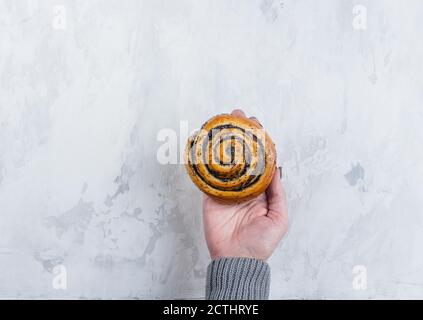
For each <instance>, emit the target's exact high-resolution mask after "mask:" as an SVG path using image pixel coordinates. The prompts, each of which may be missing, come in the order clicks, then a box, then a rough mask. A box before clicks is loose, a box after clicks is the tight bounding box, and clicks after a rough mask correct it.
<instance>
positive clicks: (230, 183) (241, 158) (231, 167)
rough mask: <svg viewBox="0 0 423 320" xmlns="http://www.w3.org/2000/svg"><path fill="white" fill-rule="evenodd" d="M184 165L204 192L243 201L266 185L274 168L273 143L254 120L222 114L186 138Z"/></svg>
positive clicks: (230, 199) (229, 200)
mask: <svg viewBox="0 0 423 320" xmlns="http://www.w3.org/2000/svg"><path fill="white" fill-rule="evenodd" d="M185 166H186V169H187V172H188V174H189V176H190V177H191V180H192V181H193V182H194V184H195V185H196V186H197V187H198V188H199V189H200V190H201V191H203V192H204V193H206V194H207V195H209V196H211V197H213V198H215V199H217V200H220V201H221V202H226V203H228V202H229V203H237V202H242V201H245V200H248V199H251V198H254V197H256V196H258V195H259V194H261V193H262V192H264V191H265V190H266V189H267V187H268V186H269V184H270V182H271V180H272V178H273V175H274V172H275V168H276V150H275V145H274V143H273V141H272V140H271V138H270V137H269V135H268V134H267V133H266V132H265V131H264V129H263V128H262V127H261V126H260V124H258V123H257V122H256V121H254V120H251V119H248V118H241V117H236V116H233V115H229V114H221V115H217V116H214V117H213V118H211V119H210V120H208V121H207V122H206V123H205V124H203V126H202V127H201V130H199V131H197V132H196V133H194V134H193V135H192V136H191V137H190V138H189V139H188V142H187V146H186V150H185Z"/></svg>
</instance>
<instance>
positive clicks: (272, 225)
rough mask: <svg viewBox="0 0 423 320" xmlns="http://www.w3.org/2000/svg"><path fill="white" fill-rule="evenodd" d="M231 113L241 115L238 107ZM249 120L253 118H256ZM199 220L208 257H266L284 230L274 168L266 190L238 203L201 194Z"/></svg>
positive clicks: (281, 195)
mask: <svg viewBox="0 0 423 320" xmlns="http://www.w3.org/2000/svg"><path fill="white" fill-rule="evenodd" d="M232 115H234V116H237V117H245V114H244V112H242V111H241V110H234V111H233V112H232ZM251 119H253V120H255V121H257V119H256V118H254V117H251ZM203 222H204V231H205V236H206V241H207V246H208V248H209V251H210V256H211V258H212V259H216V258H221V257H247V258H256V259H261V260H267V259H268V258H269V257H270V255H271V254H272V253H273V251H274V250H275V248H276V246H277V245H278V243H279V241H280V240H281V239H282V237H283V236H284V235H285V233H286V231H287V229H288V210H287V204H286V196H285V191H284V189H283V187H282V183H281V180H280V171H279V170H276V171H275V174H274V176H273V179H272V182H271V183H270V185H269V187H268V188H267V190H266V192H265V193H263V194H261V195H260V196H258V197H257V198H254V199H251V200H248V201H246V202H243V203H239V204H233V205H228V204H222V203H219V202H217V201H216V200H214V199H213V198H211V197H209V196H207V195H204V198H203Z"/></svg>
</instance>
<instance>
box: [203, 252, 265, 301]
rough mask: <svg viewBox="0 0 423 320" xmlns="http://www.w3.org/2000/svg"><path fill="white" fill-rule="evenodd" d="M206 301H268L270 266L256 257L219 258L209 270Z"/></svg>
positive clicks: (212, 263) (210, 265)
mask: <svg viewBox="0 0 423 320" xmlns="http://www.w3.org/2000/svg"><path fill="white" fill-rule="evenodd" d="M206 281H207V282H206V299H207V300H265V299H268V298H269V285H270V268H269V265H268V264H267V263H266V262H264V261H262V260H258V259H253V258H239V257H234V258H219V259H216V260H213V261H212V262H211V263H210V264H209V266H208V268H207V279H206Z"/></svg>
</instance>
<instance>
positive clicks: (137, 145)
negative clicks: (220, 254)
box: [0, 0, 423, 299]
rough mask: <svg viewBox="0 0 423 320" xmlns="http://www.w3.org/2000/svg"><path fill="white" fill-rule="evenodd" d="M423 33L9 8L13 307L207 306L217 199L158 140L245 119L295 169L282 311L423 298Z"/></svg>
mask: <svg viewBox="0 0 423 320" xmlns="http://www.w3.org/2000/svg"><path fill="white" fill-rule="evenodd" d="M358 4H361V5H364V6H365V8H366V9H367V28H366V29H356V28H354V27H353V22H354V19H355V18H356V19H357V16H356V15H355V14H353V8H354V7H355V6H356V5H358ZM356 8H357V7H356ZM358 8H359V9H358V10H361V11H360V12H361V14H363V11H362V7H358ZM360 8H361V9H360ZM360 17H362V16H360ZM422 18H423V2H422V1H419V0H415V1H413V0H407V1H397V0H385V1H383V0H378V1H365V0H363V1H360V2H357V1H349V0H345V1H336V0H319V1H313V0H308V1H305V0H298V1H293V0H281V1H279V0H273V1H272V0H257V1H256V0H252V1H242V0H238V1H223V0H209V1H206V0H190V1H188V0H178V1H173V0H168V1H153V0H150V1H136V0H131V1H130V0H124V1H118V0H116V1H94V0H90V1H83V0H79V1H63V0H60V1H47V0H46V1H35V0H33V1H31V0H29V1H23V0H6V1H5V0H0V298H10V297H15V298H16V297H18V298H32V297H37V298H47V297H49V298H63V297H68V298H82V297H83V298H202V297H204V282H205V270H206V267H207V264H208V262H209V256H208V252H207V249H206V246H205V242H204V237H203V232H202V222H201V197H200V193H199V191H197V190H196V188H195V187H194V186H193V185H192V183H191V182H190V180H189V178H188V177H187V175H186V174H185V171H184V168H183V166H182V165H161V164H160V163H158V161H157V159H156V152H157V149H158V148H159V146H160V145H161V144H162V143H161V142H159V141H157V134H158V132H159V130H160V129H163V128H170V129H173V130H176V131H178V130H179V127H180V121H188V124H189V128H190V130H192V129H195V128H197V127H199V126H200V125H201V124H202V122H204V121H205V120H206V119H208V118H209V117H210V116H212V115H214V114H216V113H222V112H229V111H231V110H232V108H234V107H242V108H243V109H244V110H246V112H247V113H248V114H250V115H251V114H254V115H256V116H257V117H258V118H259V119H260V120H261V121H262V122H263V124H264V125H265V127H266V128H267V129H268V131H269V133H270V134H271V136H272V137H273V139H274V140H275V142H276V144H277V149H278V154H279V162H280V163H281V164H282V165H283V168H284V180H285V186H286V190H287V193H288V198H289V209H290V230H289V233H288V234H287V236H286V238H285V239H284V241H283V242H282V243H281V245H280V246H279V248H278V249H277V251H276V252H275V253H274V255H273V256H272V258H271V259H270V261H269V263H270V265H271V269H272V284H271V297H272V298H342V299H344V298H352V299H355V298H423V216H422V213H423V209H422V207H423V197H422V195H421V192H422V190H421V187H422V183H423V165H422V162H423V149H422V143H423V128H422V120H423V112H422V100H423V90H422V88H423V63H422V57H423V43H422V38H423V34H422V33H423V19H422ZM355 22H356V23H358V24H359V23H360V21H355ZM361 22H362V21H361ZM359 25H360V24H359ZM361 26H362V25H361ZM184 142H185V141H182V143H184ZM355 265H364V266H365V267H366V268H367V280H368V283H367V290H354V289H353V286H352V281H353V277H354V275H353V273H352V271H353V267H354V266H355ZM57 266H64V267H65V268H66V272H67V289H66V290H60V289H55V288H54V286H53V284H52V281H53V279H54V277H55V274H54V270H57V268H56V269H55V267H57ZM60 268H62V267H60ZM60 270H62V271H63V268H62V269H60Z"/></svg>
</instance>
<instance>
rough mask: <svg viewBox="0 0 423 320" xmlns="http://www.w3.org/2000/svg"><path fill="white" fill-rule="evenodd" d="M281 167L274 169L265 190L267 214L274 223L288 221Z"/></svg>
mask: <svg viewBox="0 0 423 320" xmlns="http://www.w3.org/2000/svg"><path fill="white" fill-rule="evenodd" d="M281 176H282V169H281V168H278V169H277V170H275V174H274V175H273V179H272V182H271V183H270V185H269V187H268V188H267V190H266V196H267V209H268V212H267V216H268V217H269V218H270V219H272V220H273V221H274V222H275V223H286V222H287V221H288V209H287V205H286V194H285V190H284V188H283V186H282V182H281V178H280V177H281Z"/></svg>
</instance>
